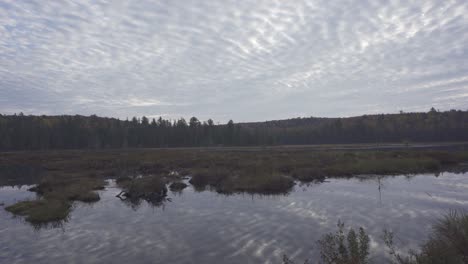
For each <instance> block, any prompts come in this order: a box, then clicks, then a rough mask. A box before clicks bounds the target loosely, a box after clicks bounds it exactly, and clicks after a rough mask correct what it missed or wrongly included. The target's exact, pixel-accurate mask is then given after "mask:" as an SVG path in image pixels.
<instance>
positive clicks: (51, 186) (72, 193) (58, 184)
mask: <svg viewBox="0 0 468 264" xmlns="http://www.w3.org/2000/svg"><path fill="white" fill-rule="evenodd" d="M105 184H106V183H105V181H104V180H103V179H101V178H91V177H79V178H73V177H60V176H49V177H46V178H44V179H43V180H42V181H41V183H39V184H38V185H37V186H35V187H33V188H31V189H30V191H34V192H37V193H38V194H40V195H41V196H43V197H44V198H46V199H54V200H70V201H82V202H88V203H90V202H96V201H99V199H100V197H99V194H98V193H96V192H95V191H96V190H102V189H103V188H104V186H105Z"/></svg>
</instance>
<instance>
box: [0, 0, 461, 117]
mask: <svg viewBox="0 0 468 264" xmlns="http://www.w3.org/2000/svg"><path fill="white" fill-rule="evenodd" d="M467 102H468V2H467V1H465V0H460V1H450V0H447V1H439V0H433V1H396V0H387V1H378V0H375V1H325V0H324V1H312V0H310V1H305V0H304V1H301V0H297V1H293V0H291V1H283V0H276V1H274V0H240V1H239V0H232V1H230V0H223V1H211V0H210V1H208V0H205V1H187V0H171V1H117V0H116V1H40V0H30V1H16V0H3V1H1V2H0V112H2V113H12V112H20V111H23V112H25V113H28V114H29V113H35V114H75V113H78V114H94V113H95V114H99V115H105V116H115V117H120V118H125V117H127V116H133V115H148V116H157V115H159V114H162V115H165V116H166V117H169V118H176V117H179V116H184V117H189V116H191V115H196V116H198V117H200V118H202V119H206V118H208V117H212V118H214V119H216V120H220V121H226V120H227V119H229V118H233V119H234V120H236V121H251V120H265V119H275V118H285V117H293V116H310V115H314V116H349V115H357V114H364V113H378V112H396V111H398V110H405V111H417V110H424V111H425V110H428V109H429V108H430V107H431V106H434V107H436V108H439V109H441V110H446V109H450V108H461V109H465V108H467V107H468V103H467Z"/></svg>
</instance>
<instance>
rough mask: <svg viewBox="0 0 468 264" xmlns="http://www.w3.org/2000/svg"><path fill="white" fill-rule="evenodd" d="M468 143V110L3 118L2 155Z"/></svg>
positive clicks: (0, 128)
mask: <svg viewBox="0 0 468 264" xmlns="http://www.w3.org/2000/svg"><path fill="white" fill-rule="evenodd" d="M443 141H468V111H460V110H451V111H446V112H439V111H437V110H435V109H434V108H432V109H431V110H430V111H429V112H426V113H399V114H379V115H364V116H359V117H350V118H315V117H309V118H294V119H287V120H277V121H267V122H255V123H237V124H236V123H234V122H233V121H232V120H230V121H229V122H228V123H226V124H221V125H216V124H215V123H214V122H213V120H211V119H209V120H207V121H203V122H202V121H200V120H199V119H198V118H196V117H192V118H190V119H189V121H186V120H185V119H184V118H180V119H178V120H167V119H163V118H161V117H160V118H158V119H151V120H150V119H149V118H147V117H144V116H143V117H141V118H137V117H134V118H132V119H131V120H119V119H116V118H104V117H98V116H95V115H92V116H80V115H75V116H70V115H64V116H33V115H23V114H21V113H20V114H14V115H0V150H3V151H5V150H48V149H108V148H154V147H201V146H262V145H297V144H337V143H339V144H345V143H386V142H387V143H389V142H443Z"/></svg>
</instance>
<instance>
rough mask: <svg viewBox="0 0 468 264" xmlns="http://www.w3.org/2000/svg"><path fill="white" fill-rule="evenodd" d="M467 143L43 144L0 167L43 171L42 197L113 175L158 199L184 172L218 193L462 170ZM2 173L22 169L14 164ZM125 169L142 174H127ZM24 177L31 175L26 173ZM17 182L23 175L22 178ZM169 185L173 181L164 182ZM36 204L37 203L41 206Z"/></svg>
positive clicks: (61, 196)
mask: <svg viewBox="0 0 468 264" xmlns="http://www.w3.org/2000/svg"><path fill="white" fill-rule="evenodd" d="M467 164H468V151H432V150H414V149H405V150H379V151H374V150H372V151H369V150H327V149H326V148H324V149H320V150H317V149H307V148H304V149H301V148H281V147H276V148H275V147H270V148H265V149H263V148H234V149H229V148H228V149H223V148H220V149H203V148H194V149H155V150H148V149H137V150H118V151H50V152H16V153H15V152H13V153H3V154H0V167H3V168H8V171H11V170H12V169H10V168H17V167H21V166H26V167H28V168H35V170H36V169H37V170H38V171H40V172H41V175H45V176H44V177H43V178H42V180H40V181H39V182H36V183H37V186H36V187H34V188H32V189H31V190H32V191H35V192H37V193H38V194H40V195H41V196H42V199H43V200H44V201H45V202H48V201H56V200H57V201H64V202H70V203H72V202H73V201H82V202H95V201H98V200H99V194H98V193H96V192H95V191H94V190H96V189H99V188H102V187H103V185H104V179H106V178H114V179H118V180H117V184H118V186H119V187H120V188H122V190H123V194H122V196H124V198H127V199H130V200H132V201H137V200H141V199H144V200H147V201H152V202H160V201H161V200H163V199H164V198H165V196H166V193H167V185H168V184H169V188H170V189H172V190H175V191H177V190H180V189H183V188H184V186H183V185H182V184H181V183H180V181H181V179H182V177H183V176H186V175H188V176H190V177H191V179H190V181H189V182H190V184H192V185H193V186H194V188H195V190H199V191H200V190H206V189H211V190H215V191H217V192H219V193H223V194H232V193H242V192H246V193H259V194H285V193H288V192H289V191H291V190H292V188H293V186H294V184H295V181H301V182H314V181H323V180H324V179H326V178H331V177H353V176H356V175H398V174H416V173H430V172H432V173H438V172H440V171H454V172H464V171H467V167H468V165H467ZM13 171H14V172H15V173H9V174H7V175H9V176H6V177H8V179H2V177H3V176H2V174H1V173H0V183H1V182H3V180H5V181H6V182H9V183H10V180H11V179H10V178H11V176H12V175H15V177H16V178H20V177H21V176H20V174H21V173H16V171H21V170H17V169H14V170H13ZM129 175H144V177H141V178H138V177H133V178H130V177H129ZM28 178H30V179H37V177H34V175H29V176H28ZM22 184H23V183H22ZM171 186H172V187H171ZM40 208H43V207H40Z"/></svg>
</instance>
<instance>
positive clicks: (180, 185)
mask: <svg viewBox="0 0 468 264" xmlns="http://www.w3.org/2000/svg"><path fill="white" fill-rule="evenodd" d="M187 186H188V185H187V184H186V183H184V182H173V183H171V184H170V185H169V189H170V190H171V191H172V192H181V191H182V190H183V189H185V188H187Z"/></svg>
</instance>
